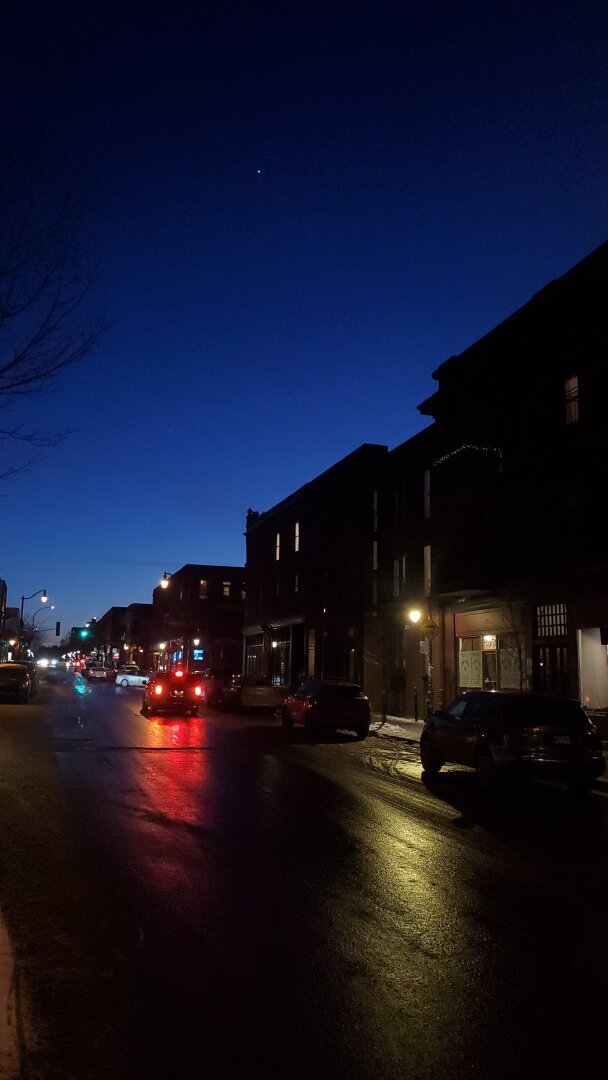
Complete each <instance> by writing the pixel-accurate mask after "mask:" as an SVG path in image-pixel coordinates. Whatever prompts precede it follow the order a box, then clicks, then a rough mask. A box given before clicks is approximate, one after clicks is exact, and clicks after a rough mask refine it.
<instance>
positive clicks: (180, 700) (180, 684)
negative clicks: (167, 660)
mask: <svg viewBox="0 0 608 1080" xmlns="http://www.w3.org/2000/svg"><path fill="white" fill-rule="evenodd" d="M202 700H203V685H202V679H201V676H200V674H197V673H193V672H190V671H183V670H181V669H177V670H175V671H157V672H155V673H154V675H153V677H152V678H151V680H150V682H149V683H148V685H147V686H146V689H145V690H144V701H143V705H142V710H141V711H142V712H143V714H144V716H147V715H148V713H165V712H169V713H176V712H190V713H192V715H193V716H196V713H197V712H198V706H199V705H200V704H201V702H202Z"/></svg>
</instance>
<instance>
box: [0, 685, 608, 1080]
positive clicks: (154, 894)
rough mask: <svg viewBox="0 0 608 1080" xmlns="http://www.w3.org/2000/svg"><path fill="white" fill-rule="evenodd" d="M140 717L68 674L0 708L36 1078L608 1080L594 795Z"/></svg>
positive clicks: (607, 832) (0, 756)
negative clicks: (520, 786) (27, 703)
mask: <svg viewBox="0 0 608 1080" xmlns="http://www.w3.org/2000/svg"><path fill="white" fill-rule="evenodd" d="M140 707H141V692H140V691H137V690H135V689H131V690H123V689H121V688H118V687H115V686H113V685H96V684H93V685H89V684H87V683H85V682H83V681H82V680H81V679H80V678H79V677H77V678H74V677H69V678H66V679H65V680H62V681H59V680H58V681H57V683H56V684H55V685H53V687H51V688H49V687H48V686H47V687H43V689H42V693H41V695H40V697H39V699H38V701H37V702H36V704H35V705H33V706H31V707H28V708H27V709H25V710H24V709H23V707H17V706H0V711H1V716H0V720H1V722H2V727H1V729H0V826H1V829H2V832H1V834H0V835H1V836H2V839H1V840H0V870H1V871H2V873H1V878H0V907H1V909H2V912H3V914H4V916H5V919H6V921H7V924H8V927H9V930H10V933H11V936H12V938H13V942H14V946H15V951H16V954H17V971H18V977H19V1001H20V1002H21V1005H20V1008H21V1029H22V1037H23V1042H24V1048H23V1052H24V1075H26V1076H29V1077H32V1078H36V1080H37V1078H44V1080H54V1078H55V1077H63V1078H65V1077H71V1076H73V1077H75V1078H76V1077H77V1078H78V1080H85V1078H88V1077H106V1076H107V1077H110V1076H112V1077H114V1078H117V1080H120V1078H121V1077H125V1080H126V1078H127V1077H140V1076H141V1077H144V1076H145V1077H163V1078H164V1077H177V1078H182V1077H183V1078H190V1077H193V1078H194V1077H200V1076H209V1077H211V1078H216V1077H218V1078H220V1077H235V1078H236V1077H244V1076H248V1075H250V1074H255V1075H260V1076H267V1077H281V1078H285V1080H291V1078H294V1080H316V1078H325V1077H335V1078H342V1077H344V1078H346V1077H348V1078H353V1080H359V1078H361V1080H367V1078H372V1077H375V1078H377V1077H383V1078H384V1077H386V1078H393V1077H395V1078H397V1077H420V1078H427V1077H428V1078H430V1077H448V1078H455V1080H461V1078H464V1077H488V1076H492V1077H498V1078H503V1077H504V1078H507V1077H515V1076H517V1077H527V1076H533V1075H534V1076H537V1075H538V1074H539V1072H540V1073H545V1072H546V1073H552V1074H553V1075H554V1076H571V1075H572V1074H573V1072H576V1074H577V1075H578V1076H587V1075H589V1076H591V1075H595V1074H596V1073H597V1071H598V1070H603V1068H604V1062H605V1058H606V1051H605V1037H604V1028H605V1017H606V1004H607V1001H606V991H605V981H606V974H607V972H608V946H607V941H608V927H607V923H606V916H605V912H606V906H607V892H606V886H607V884H608V880H607V879H608V860H607V853H608V800H607V799H606V797H605V796H603V795H600V794H595V795H593V796H592V798H591V800H590V801H589V804H588V805H586V806H585V805H580V804H577V803H576V802H575V801H574V800H573V799H572V797H571V796H570V795H569V794H568V793H566V792H565V791H562V790H560V789H558V788H544V789H541V788H539V789H535V790H532V791H529V792H525V793H520V794H518V796H517V798H515V799H513V801H511V802H509V803H508V804H506V805H505V803H504V802H496V801H492V800H488V799H487V798H484V797H482V796H481V795H480V794H479V793H478V791H477V788H476V785H475V781H474V777H473V776H472V775H471V774H468V773H467V772H465V771H463V770H457V769H453V770H450V771H448V772H447V773H445V774H443V773H442V774H441V775H440V776H439V778H437V779H436V780H435V781H433V784H432V787H431V789H428V788H427V787H426V786H425V785H424V784H423V783H422V780H421V772H420V767H419V765H418V763H417V748H416V747H412V746H408V745H406V744H404V743H398V742H393V741H391V740H385V739H379V738H370V739H369V740H367V741H366V742H365V743H357V742H354V741H353V740H352V739H351V738H350V737H349V736H346V735H345V736H343V737H342V738H340V737H338V738H337V739H335V740H331V741H322V742H315V743H313V742H311V741H310V740H309V739H308V738H307V737H306V736H304V735H300V734H299V733H296V734H287V733H285V732H283V730H282V729H281V728H280V727H279V726H278V725H277V724H276V722H275V721H274V718H272V717H268V716H264V717H233V716H228V715H225V714H222V713H218V712H214V711H211V710H208V711H206V712H204V715H202V716H201V717H196V718H190V719H184V718H165V719H161V718H155V717H143V716H142V715H141V713H140V711H139V710H140ZM19 710H21V711H19Z"/></svg>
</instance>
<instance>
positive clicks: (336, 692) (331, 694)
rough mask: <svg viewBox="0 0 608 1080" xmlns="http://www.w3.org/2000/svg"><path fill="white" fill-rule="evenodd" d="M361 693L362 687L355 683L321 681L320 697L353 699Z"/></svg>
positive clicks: (342, 699) (331, 699) (336, 699)
mask: <svg viewBox="0 0 608 1080" xmlns="http://www.w3.org/2000/svg"><path fill="white" fill-rule="evenodd" d="M360 693H361V688H360V687H359V686H355V685H354V684H353V683H350V684H349V683H321V688H320V691H319V697H322V698H324V699H326V700H328V701H338V700H339V701H346V700H349V701H352V700H353V698H356V697H359V694H360Z"/></svg>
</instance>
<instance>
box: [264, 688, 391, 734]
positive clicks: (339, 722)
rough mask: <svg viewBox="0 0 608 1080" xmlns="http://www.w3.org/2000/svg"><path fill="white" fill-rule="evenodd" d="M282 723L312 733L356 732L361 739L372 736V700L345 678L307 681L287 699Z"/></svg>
mask: <svg viewBox="0 0 608 1080" xmlns="http://www.w3.org/2000/svg"><path fill="white" fill-rule="evenodd" d="M281 720H282V722H283V726H284V727H286V728H293V727H294V725H295V724H303V725H304V727H305V728H307V729H308V731H310V732H311V734H315V733H317V732H321V731H338V730H339V729H343V730H346V731H354V733H355V735H356V736H357V738H358V739H365V738H366V737H367V735H368V734H369V725H370V722H371V711H370V705H369V700H368V698H367V697H366V696H365V694H364V693H363V691H362V689H361V687H360V686H359V685H358V684H357V683H352V682H346V681H343V680H341V679H305V680H304V682H303V683H302V684H301V685H300V686H299V687H298V688H297V690H295V691H294V693H293V694H289V695H288V697H286V698H285V701H284V702H283V705H282V707H281Z"/></svg>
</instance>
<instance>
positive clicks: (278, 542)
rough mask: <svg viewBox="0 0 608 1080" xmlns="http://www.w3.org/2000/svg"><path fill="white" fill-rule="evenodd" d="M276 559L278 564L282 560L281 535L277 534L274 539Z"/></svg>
mask: <svg viewBox="0 0 608 1080" xmlns="http://www.w3.org/2000/svg"><path fill="white" fill-rule="evenodd" d="M274 557H275V560H276V562H278V561H279V559H280V558H281V534H280V533H277V534H276V536H275V538H274Z"/></svg>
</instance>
